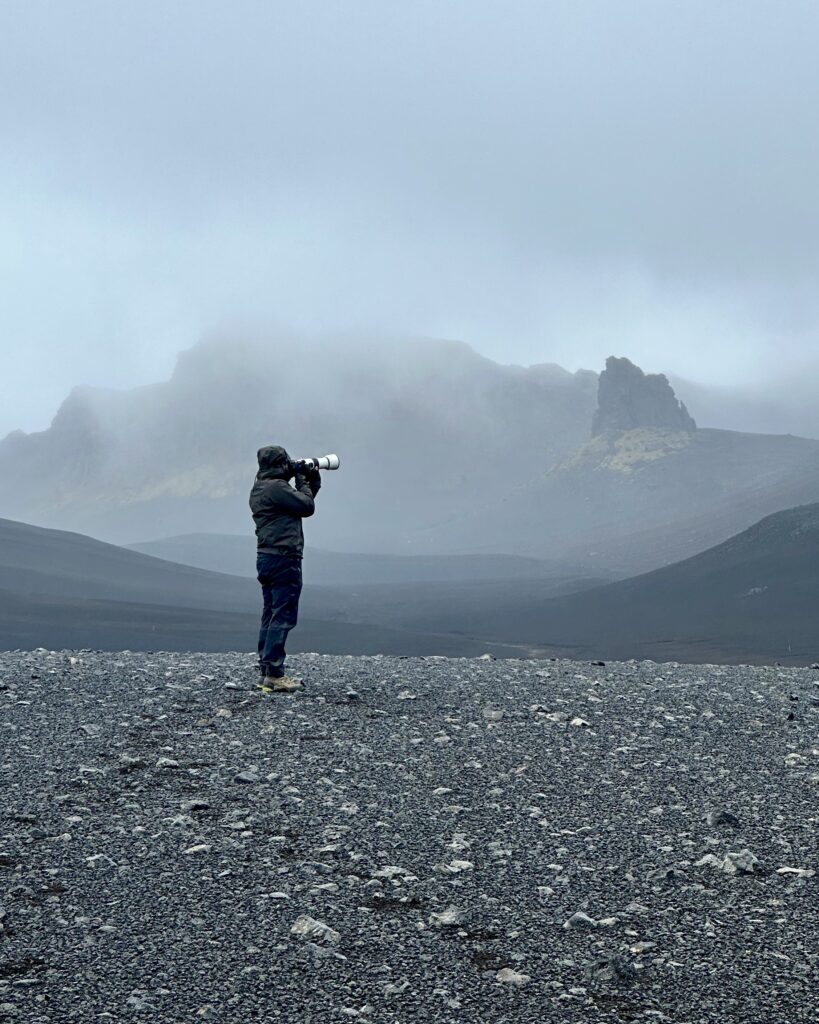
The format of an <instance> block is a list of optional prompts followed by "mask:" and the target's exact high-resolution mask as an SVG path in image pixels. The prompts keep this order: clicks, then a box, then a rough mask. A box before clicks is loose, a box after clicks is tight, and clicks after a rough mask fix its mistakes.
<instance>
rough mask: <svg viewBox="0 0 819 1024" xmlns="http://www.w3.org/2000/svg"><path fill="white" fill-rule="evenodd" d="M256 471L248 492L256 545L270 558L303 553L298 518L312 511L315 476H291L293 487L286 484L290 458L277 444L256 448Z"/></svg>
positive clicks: (318, 481)
mask: <svg viewBox="0 0 819 1024" xmlns="http://www.w3.org/2000/svg"><path fill="white" fill-rule="evenodd" d="M258 459H259V472H258V473H257V474H256V481H255V483H254V484H253V489H252V490H251V492H250V511H251V512H252V513H253V522H254V523H255V524H256V546H257V548H258V550H259V551H261V552H263V553H265V554H271V555H292V556H294V557H295V558H301V557H302V554H303V553H304V533H303V531H302V528H301V521H302V519H306V518H307V516H311V515H312V514H313V512H315V509H316V506H315V502H314V498H315V496H316V495H317V494H318V491H319V488H320V487H321V477H320V476H319V474H318V473H315V474H312V475H311V476H309V477H308V476H302V475H301V474H299V473H297V474H295V481H294V483H295V486H291V485H290V483H289V480H290V477H292V476H293V471H292V469H291V468H290V456H289V455H288V454H287V452H286V451H285V450H284V448H280V447H279V446H278V445H270V446H268V447H266V448H260V449H259V453H258Z"/></svg>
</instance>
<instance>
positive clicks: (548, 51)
mask: <svg viewBox="0 0 819 1024" xmlns="http://www.w3.org/2000/svg"><path fill="white" fill-rule="evenodd" d="M818 44H819V4H817V3H815V2H813V0H811V2H805V3H802V2H799V0H770V2H754V0H739V2H720V0H706V2H702V3H700V2H696V0H683V2H677V0H645V2H640V0H632V2H627V0H622V2H621V0H601V2H588V0H567V2H558V0H531V2H528V0H494V2H486V0H460V2H450V0H431V2H423V0H410V2H406V0H373V2H366V0H337V2H331V0H287V2H285V3H279V2H276V0H258V2H253V0H230V2H228V0H221V2H216V0H189V2H179V0H85V2H82V0H45V2H43V0H0V131H2V152H3V159H2V162H0V271H2V272H1V273H0V350H1V354H2V381H3V384H2V403H0V435H1V434H3V433H5V432H6V431H7V430H9V429H11V428H13V427H22V428H25V429H39V428H42V427H43V426H45V425H46V424H47V423H48V421H49V420H50V418H51V416H52V415H53V413H54V411H55V410H56V407H57V405H58V404H59V402H60V400H61V399H62V398H63V397H64V395H65V394H66V392H67V391H68V389H69V388H70V387H71V386H73V385H74V384H78V383H93V384H104V385H113V386H128V385H131V384H139V383H145V382H148V381H153V380H158V379H162V378H164V377H166V376H167V375H168V374H169V372H170V370H171V368H172V366H173V361H174V357H175V355H176V353H177V352H178V351H179V350H180V349H182V348H187V347H189V346H190V345H191V344H193V343H194V342H195V341H196V340H197V338H198V337H200V336H201V335H202V334H204V333H207V332H208V331H210V330H212V329H214V328H223V327H225V326H231V325H234V324H237V325H238V324H243V323H246V324H254V325H255V324H261V323H265V322H275V323H277V324H293V325H294V326H296V327H299V328H301V329H305V328H307V329H310V328H320V329H322V330H328V329H329V330H333V329H335V328H342V329H347V328H350V327H356V326H362V327H363V326H366V327H367V328H368V329H371V328H384V329H386V330H389V331H390V332H392V333H402V332H408V333H409V332H411V333H424V334H432V335H441V336H447V337H454V338H461V339H464V340H466V341H469V342H470V343H472V344H473V345H474V346H475V347H476V348H477V349H478V350H479V351H481V352H483V353H485V354H486V355H489V356H492V357H493V358H497V359H500V360H502V361H505V362H524V363H530V362H543V361H557V362H561V363H563V364H564V365H567V366H568V367H570V368H572V369H574V368H577V367H579V366H587V367H590V368H597V367H599V366H600V365H601V364H602V361H603V359H604V358H605V356H606V355H609V354H611V353H613V352H616V353H617V354H624V355H630V356H631V357H632V358H633V359H635V360H636V361H638V362H640V363H642V364H643V365H644V366H645V368H646V369H650V370H666V371H670V372H674V373H679V374H683V375H686V376H689V377H695V378H698V379H703V380H713V381H722V382H726V383H727V382H730V381H732V380H742V381H746V380H755V379H764V378H765V376H766V375H767V374H768V373H769V372H770V367H771V365H772V363H773V362H786V363H788V364H792V365H796V364H797V363H798V362H799V361H800V360H801V359H802V358H803V357H805V356H807V355H810V354H812V353H814V352H816V351H817V350H819V330H818V328H819V290H817V289H816V279H817V271H819V188H817V181H819V133H817V110H819V72H817V59H816V54H817V52H818Z"/></svg>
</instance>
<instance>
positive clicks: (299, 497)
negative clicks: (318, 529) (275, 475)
mask: <svg viewBox="0 0 819 1024" xmlns="http://www.w3.org/2000/svg"><path fill="white" fill-rule="evenodd" d="M316 491H318V487H317V488H316V489H315V491H314V490H313V489H312V488H311V486H310V482H309V481H308V480H307V478H306V477H304V476H302V475H301V473H297V474H296V479H295V485H294V486H293V487H282V488H281V489H280V490H279V491H277V493H276V505H277V506H278V507H279V508H280V509H281V511H282V512H286V513H287V514H288V515H290V516H298V517H299V518H300V519H306V518H307V517H308V516H311V515H312V514H313V513H314V512H315V511H316V506H315V503H314V501H313V498H314V496H315V493H316Z"/></svg>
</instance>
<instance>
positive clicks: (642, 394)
mask: <svg viewBox="0 0 819 1024" xmlns="http://www.w3.org/2000/svg"><path fill="white" fill-rule="evenodd" d="M640 427H661V428H665V429H668V430H689V431H694V430H696V429H697V424H696V423H695V422H694V420H693V419H692V417H691V416H690V415H689V412H688V410H687V409H686V407H685V405H684V404H683V403H682V402H681V401H679V399H678V398H677V396H676V395H675V394H674V389H673V388H672V387H671V385H670V384H669V383H668V378H667V377H666V376H665V374H662V373H648V374H646V373H643V371H642V370H641V369H640V367H639V366H635V365H634V363H632V362H631V360H629V359H618V358H617V357H616V356H610V357H609V358H608V359H607V360H606V369H605V370H604V371H603V372H602V373H601V374H600V383H599V385H598V392H597V411H596V412H595V414H594V421H593V423H592V433H593V434H595V435H597V434H603V433H606V432H607V431H621V430H636V429H638V428H640Z"/></svg>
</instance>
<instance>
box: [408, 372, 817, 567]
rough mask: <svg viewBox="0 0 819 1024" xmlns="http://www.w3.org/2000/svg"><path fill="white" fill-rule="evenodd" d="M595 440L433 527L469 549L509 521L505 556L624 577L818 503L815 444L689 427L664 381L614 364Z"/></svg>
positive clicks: (440, 542) (436, 536)
mask: <svg viewBox="0 0 819 1024" xmlns="http://www.w3.org/2000/svg"><path fill="white" fill-rule="evenodd" d="M594 423H595V429H596V430H597V433H595V434H594V436H592V437H591V439H589V440H588V441H586V442H585V443H584V444H582V445H581V446H580V447H578V448H577V449H576V450H575V451H574V452H573V453H572V454H571V455H570V456H568V457H567V458H564V459H563V460H562V461H560V462H558V463H557V464H556V465H554V466H552V467H549V468H547V469H545V470H543V471H541V472H538V473H536V474H533V475H532V477H531V479H529V480H527V481H525V482H519V483H518V485H517V486H516V487H512V488H509V489H508V490H507V492H506V493H504V494H502V495H500V496H499V497H497V498H496V499H495V500H494V501H491V502H487V503H486V504H484V505H481V506H475V507H473V508H472V509H471V510H470V511H469V513H468V514H466V515H465V516H463V517H461V518H459V519H457V520H455V519H453V520H451V521H450V522H448V523H444V524H440V525H438V526H436V527H434V528H432V529H431V530H430V531H428V535H427V536H426V538H425V542H426V543H427V544H428V545H432V546H435V547H437V548H438V549H440V550H448V551H459V550H466V549H472V550H474V545H475V538H478V537H480V538H487V539H489V538H494V537H497V536H499V535H503V534H504V533H508V532H509V530H510V524H514V527H513V529H514V537H515V548H514V550H515V552H516V553H518V554H524V555H533V556H534V555H536V556H537V557H540V558H558V557H559V558H563V559H567V560H570V561H574V562H577V563H580V564H583V565H585V566H587V567H588V568H589V569H590V570H591V571H594V569H595V567H600V566H604V567H606V568H608V569H610V570H614V571H618V572H620V573H621V574H625V575H633V574H635V573H639V572H643V571H646V570H648V569H652V568H657V567H659V566H662V565H668V564H671V563H673V562H675V561H679V560H680V559H683V558H686V557H688V556H690V555H693V554H696V553H697V552H699V551H702V550H704V549H706V548H709V547H711V546H713V545H714V544H717V543H719V542H720V541H722V540H725V539H726V538H728V537H730V536H732V535H734V534H736V533H738V532H740V531H742V530H744V529H746V528H748V527H749V526H750V525H752V524H753V523H754V522H756V521H757V520H759V519H760V518H762V517H763V516H765V515H768V514H770V513H772V512H776V511H780V510H782V509H784V508H789V507H793V506H795V505H798V504H802V503H806V502H812V501H816V500H819V441H814V440H809V439H805V438H798V437H792V436H788V435H773V436H768V435H763V434H742V433H738V432H735V431H726V430H712V429H697V427H696V425H695V424H694V421H693V420H692V419H691V417H690V415H689V414H688V412H687V410H686V409H685V407H684V406H682V405H681V404H680V403H679V402H678V401H677V400H676V398H675V396H674V393H673V391H672V390H671V388H670V386H669V385H668V382H667V380H666V379H665V378H664V377H662V378H660V379H659V380H657V378H655V379H654V380H652V379H651V377H649V376H646V375H645V374H643V373H642V371H640V370H639V368H637V367H634V366H633V364H631V363H630V362H629V361H628V360H626V359H610V360H609V361H608V363H607V366H606V370H605V371H604V372H603V374H601V377H600V386H599V401H598V409H597V413H596V414H595V420H594Z"/></svg>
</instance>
